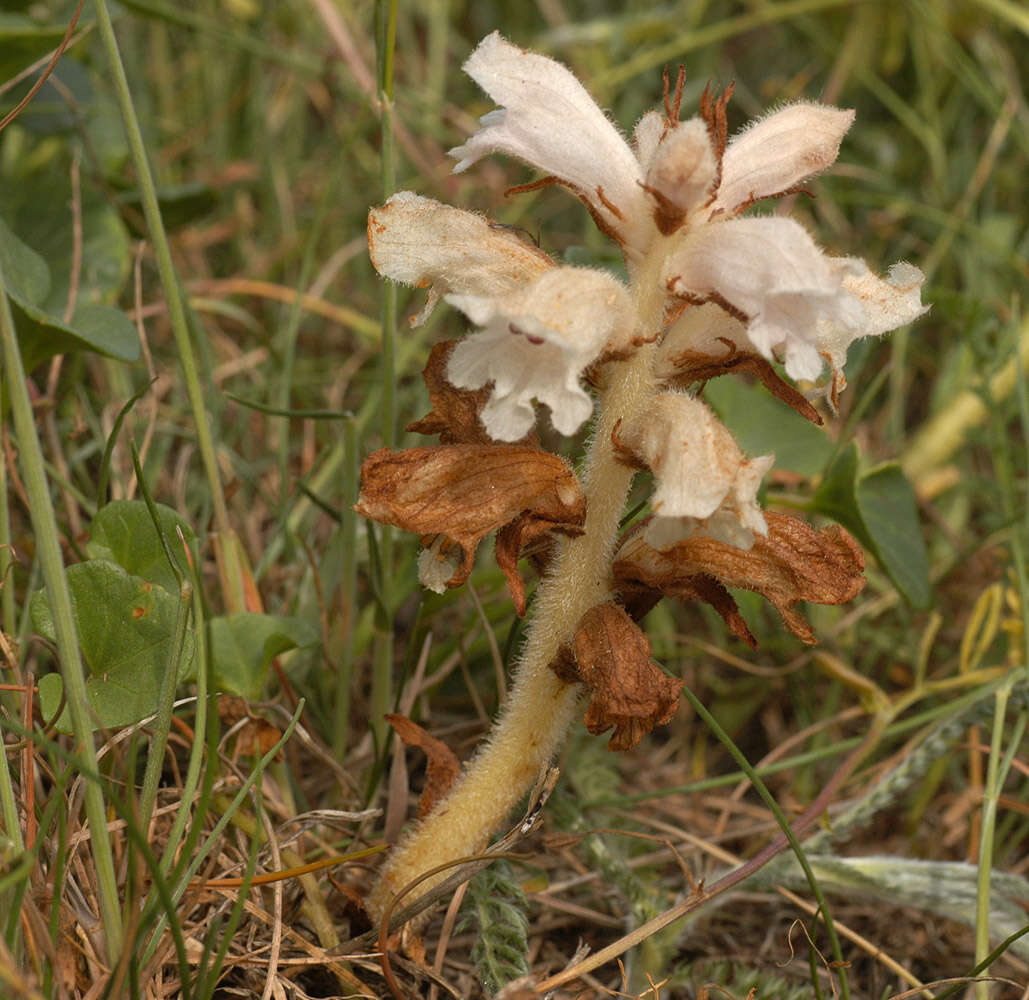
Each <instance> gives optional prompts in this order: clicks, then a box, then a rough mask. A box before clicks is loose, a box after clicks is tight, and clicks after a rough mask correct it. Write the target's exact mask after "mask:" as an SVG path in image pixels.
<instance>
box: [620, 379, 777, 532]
mask: <svg viewBox="0 0 1029 1000" xmlns="http://www.w3.org/2000/svg"><path fill="white" fill-rule="evenodd" d="M617 444H618V446H619V448H620V449H622V450H623V451H627V452H629V453H631V455H632V456H633V458H634V459H635V460H636V461H638V462H640V463H642V464H644V465H646V466H647V467H649V468H650V470H651V471H652V472H653V473H654V478H655V480H656V483H655V489H654V494H653V496H652V497H651V507H652V508H653V511H654V514H655V517H653V518H652V519H651V520H650V522H649V523H648V525H647V527H646V529H645V530H646V540H647V544H649V545H651V546H653V547H654V548H656V549H663V548H668V547H669V546H670V545H672V544H674V543H675V542H676V541H679V540H681V539H683V538H689V537H692V536H693V535H695V534H698V535H706V536H708V537H711V538H717V539H719V540H720V541H725V542H728V543H729V544H731V545H735V546H737V547H739V548H749V547H750V546H751V545H752V544H753V542H754V535H755V533H756V534H759V535H764V534H766V532H767V528H766V526H765V519H764V515H763V514H762V512H761V508H760V506H759V505H758V502H757V492H758V489H759V488H760V486H761V480H762V479H763V478H764V476H765V473H766V472H767V471H768V470H769V469H770V468H771V467H772V464H773V463H774V461H775V456H774V455H764V456H762V457H760V458H755V459H748V458H747V457H746V456H745V455H744V454H743V452H742V451H740V448H739V446H738V445H737V444H736V440H735V439H734V438H733V436H732V434H731V433H730V432H729V430H728V428H727V427H726V426H725V425H724V424H723V423H722V422H721V421H720V420H719V419H718V418H717V417H716V416H715V415H714V413H712V411H711V410H710V409H709V408H708V407H707V406H705V405H704V404H703V403H702V402H700V400H698V399H694V398H693V397H692V396H688V395H685V394H683V393H677V392H664V393H660V394H659V395H657V396H656V397H655V398H654V400H653V402H652V404H651V405H650V406H649V407H648V408H647V411H646V412H645V413H643V414H640V415H639V416H638V417H637V418H636V419H634V420H630V421H628V422H627V423H626V424H624V425H622V426H620V427H619V428H618V434H617Z"/></svg>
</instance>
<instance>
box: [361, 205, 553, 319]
mask: <svg viewBox="0 0 1029 1000" xmlns="http://www.w3.org/2000/svg"><path fill="white" fill-rule="evenodd" d="M368 252H369V254H370V256H371V259H372V264H373V265H374V266H375V269H376V270H377V271H378V272H379V273H380V274H382V275H384V276H385V277H387V278H392V279H393V280H394V281H399V282H401V283H402V284H405V285H416V286H418V287H420V288H421V287H425V286H431V292H430V301H429V303H428V308H427V311H431V307H432V305H433V304H435V301H436V300H437V299H438V298H439V296H440V295H443V294H446V293H447V292H456V293H458V294H466V295H502V294H504V293H505V292H509V291H512V290H513V289H515V288H518V287H520V286H521V285H524V284H527V283H528V282H530V281H531V280H532V279H533V278H535V277H536V276H538V275H540V274H542V273H543V272H544V271H546V270H548V269H549V268H551V267H552V266H553V262H552V261H551V259H550V258H549V257H548V256H547V255H546V254H545V253H543V251H542V250H539V249H537V248H536V247H534V246H532V245H530V244H528V243H526V242H525V241H523V240H521V239H519V238H518V237H517V236H516V235H515V234H514V233H512V232H509V231H507V230H505V229H500V228H497V227H495V226H491V225H490V224H489V222H487V221H486V219H484V218H483V217H482V216H480V215H476V214H474V213H473V212H464V211H462V210H461V209H459V208H452V207H451V206H450V205H444V204H442V203H441V202H438V201H433V200H432V199H431V198H423V197H421V195H417V194H414V193H413V192H411V191H400V192H398V193H397V194H395V195H393V197H392V198H390V199H389V201H387V202H386V204H385V205H383V206H381V207H380V208H373V209H372V210H371V211H370V212H369V213H368ZM420 318H421V319H424V318H425V317H424V316H422V317H420Z"/></svg>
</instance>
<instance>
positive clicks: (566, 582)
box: [366, 244, 665, 918]
mask: <svg viewBox="0 0 1029 1000" xmlns="http://www.w3.org/2000/svg"><path fill="white" fill-rule="evenodd" d="M664 252H665V248H664V247H663V246H661V245H660V244H658V245H657V246H656V247H655V248H654V249H653V250H652V252H651V253H650V254H649V255H648V256H647V258H645V259H644V260H643V261H642V262H641V263H640V265H639V267H638V269H637V271H636V273H635V274H634V275H633V282H632V285H631V287H630V294H631V295H632V298H633V301H634V304H635V312H636V316H637V317H638V322H639V324H640V328H641V329H658V328H659V327H660V321H661V315H662V308H663V287H662V286H661V283H660V282H659V281H658V280H657V279H658V277H659V274H660V267H661V264H662V262H663V260H664V256H663V255H664ZM654 353H655V348H654V346H653V345H648V346H645V347H642V348H640V350H638V351H637V353H636V354H635V355H633V356H632V357H631V358H630V359H628V360H627V361H623V362H616V363H613V364H612V365H611V366H610V369H609V372H608V381H607V385H606V388H604V389H603V390H602V391H601V394H600V399H599V401H598V407H597V417H596V422H595V425H594V429H593V436H592V440H591V442H590V446H589V450H588V453H587V457H586V462H585V466H584V469H583V472H582V475H581V477H580V479H581V482H582V488H583V493H584V494H585V496H586V521H585V524H584V525H583V534H582V535H581V536H579V537H578V538H573V539H568V540H566V541H564V543H563V544H562V545H561V547H560V549H559V550H558V554H557V557H556V558H555V560H554V567H553V570H552V571H551V572H550V573H549V574H548V575H547V576H546V578H545V579H544V580H543V581H541V583H540V586H539V589H538V591H537V597H536V602H535V606H534V610H533V617H532V620H531V622H530V623H529V625H528V629H527V632H526V639H525V648H524V650H523V652H522V656H521V658H520V662H519V664H518V666H517V668H516V672H515V677H514V681H513V684H512V688H511V693H510V696H509V697H508V700H507V702H506V704H505V705H504V708H503V711H502V714H501V716H500V718H499V720H498V721H497V722H496V724H495V725H494V727H493V730H492V732H491V734H490V737H489V739H488V742H487V744H486V746H485V747H483V749H482V750H480V751H479V753H478V754H477V755H476V756H475V758H474V759H473V761H472V762H471V764H470V765H469V766H468V767H467V768H466V769H465V771H464V772H463V774H462V775H461V777H460V778H459V779H458V781H457V783H456V784H455V786H454V787H453V789H452V790H451V792H450V794H449V795H448V796H447V797H446V798H445V799H444V800H443V802H441V803H440V804H439V806H437V808H436V809H435V810H434V811H433V812H432V813H430V814H429V815H428V816H427V817H425V819H424V820H423V821H422V822H421V823H420V824H419V825H418V826H417V827H416V828H415V829H414V830H413V831H412V833H411V834H410V835H409V836H408V837H407V839H406V840H404V841H402V842H401V844H400V845H398V847H397V848H395V849H394V851H393V854H392V855H391V856H390V859H389V861H388V862H387V863H386V865H385V866H384V867H383V869H382V872H381V873H380V876H379V879H378V881H377V882H376V884H375V885H374V886H373V888H372V890H371V893H370V895H369V897H368V898H367V900H366V905H367V907H368V910H369V912H370V913H371V914H372V915H373V916H374V917H377V918H381V916H382V914H383V913H384V912H385V911H386V910H387V908H388V907H389V905H390V902H391V899H392V898H393V896H394V894H395V893H397V892H399V891H400V890H402V889H403V888H404V887H405V886H406V885H408V884H409V883H410V882H412V881H413V880H414V879H416V878H417V877H419V876H420V875H421V874H422V873H423V872H426V871H428V870H429V869H430V868H433V867H435V866H437V865H441V864H445V863H446V862H448V861H452V860H454V859H455V858H459V857H464V856H467V855H472V854H476V853H478V852H479V851H481V850H482V848H483V847H484V845H485V844H486V841H487V840H488V839H489V837H490V835H491V834H492V833H493V831H494V830H496V829H497V828H498V827H499V826H500V825H501V824H502V823H503V822H504V820H505V818H506V817H507V815H508V814H509V813H510V812H511V810H512V809H513V808H514V806H515V805H516V804H517V803H518V801H519V799H521V798H522V796H523V795H524V794H525V793H526V792H527V791H528V790H529V788H530V787H531V785H532V783H533V782H534V781H535V780H536V777H537V775H538V774H539V773H540V771H541V769H542V768H543V767H544V766H546V765H547V764H548V763H549V762H550V760H551V758H552V757H553V756H554V754H555V753H556V752H557V750H558V748H559V746H560V743H561V741H562V740H563V738H564V735H565V732H566V730H567V729H568V726H569V725H570V724H571V722H572V720H573V719H574V717H575V715H576V712H577V707H578V701H579V687H578V685H576V684H568V683H565V682H564V681H562V680H561V679H560V678H558V677H557V675H556V674H555V673H554V671H553V670H551V669H550V664H551V663H552V662H553V660H554V658H555V657H556V655H557V652H558V649H559V647H560V646H561V644H562V643H563V642H565V641H566V640H567V639H568V638H569V637H570V636H571V635H572V634H573V633H574V631H575V627H576V625H577V624H578V622H579V620H580V619H581V618H582V616H583V615H584V614H585V613H586V612H587V611H589V609H590V608H592V607H594V606H595V605H597V604H600V603H602V602H603V601H606V600H608V599H610V596H611V595H610V583H609V581H610V568H611V556H612V553H613V552H614V546H615V541H616V539H617V536H618V531H619V523H620V521H621V517H622V514H623V512H624V509H625V502H626V499H627V497H628V494H629V488H630V486H631V485H632V479H633V472H632V470H631V469H628V468H626V466H625V465H623V464H622V463H620V462H619V461H618V460H617V458H616V455H615V450H614V445H613V441H612V437H613V432H614V430H615V427H616V424H617V422H618V421H619V420H623V419H624V420H626V421H629V420H631V419H632V417H633V416H634V415H635V414H637V413H638V412H639V411H640V410H641V409H642V408H643V407H644V406H645V405H646V403H647V401H648V400H649V399H650V398H651V394H652V392H653V385H654V381H653V373H652V367H653V358H654ZM436 881H439V879H438V878H437V879H435V880H433V879H427V880H426V881H424V882H422V883H421V884H420V885H419V887H418V890H417V893H416V897H417V896H418V895H421V894H424V893H425V892H426V891H428V890H429V889H430V888H432V887H433V885H434V884H435V882H436Z"/></svg>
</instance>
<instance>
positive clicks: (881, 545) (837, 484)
mask: <svg viewBox="0 0 1029 1000" xmlns="http://www.w3.org/2000/svg"><path fill="white" fill-rule="evenodd" d="M812 508H813V509H814V510H816V511H818V512H819V513H822V514H825V515H827V516H828V517H831V518H833V519H834V520H836V521H839V522H840V524H842V525H843V526H844V527H845V528H846V529H847V530H848V531H850V532H852V533H853V534H854V536H855V537H856V538H857V539H858V540H859V541H860V542H861V544H862V545H864V546H865V548H866V549H868V550H869V551H870V552H871V553H872V555H873V556H875V558H876V560H877V561H878V563H879V565H880V566H881V567H882V568H883V570H884V572H885V573H886V575H887V576H889V578H890V580H892V581H893V585H894V586H895V587H896V588H897V590H898V591H900V593H901V595H902V596H903V597H904V599H905V600H906V601H908V602H909V603H910V604H912V605H914V607H916V608H925V607H928V605H929V598H930V588H929V560H928V557H927V556H926V552H925V544H924V542H923V540H922V533H921V528H920V526H919V523H918V504H917V502H916V500H915V491H914V489H913V488H912V486H911V483H909V482H908V480H907V477H906V476H905V475H904V473H903V471H902V470H901V468H900V466H899V465H897V464H896V463H895V462H891V463H887V464H885V465H880V466H878V467H877V468H875V469H872V470H870V471H869V472H865V473H862V472H861V471H860V468H859V460H858V450H857V445H856V444H854V443H853V442H852V443H851V444H850V445H849V446H848V447H846V448H845V449H844V450H843V451H842V452H840V454H839V455H838V456H837V458H836V459H835V460H834V461H833V463H832V465H830V467H829V468H828V469H827V470H826V473H825V478H824V479H823V481H822V483H821V485H820V486H819V488H818V490H817V491H816V492H815V496H814V498H813V501H812Z"/></svg>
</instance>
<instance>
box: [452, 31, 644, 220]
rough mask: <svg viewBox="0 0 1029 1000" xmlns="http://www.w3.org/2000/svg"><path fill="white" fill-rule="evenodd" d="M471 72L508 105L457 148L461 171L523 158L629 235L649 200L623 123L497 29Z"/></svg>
mask: <svg viewBox="0 0 1029 1000" xmlns="http://www.w3.org/2000/svg"><path fill="white" fill-rule="evenodd" d="M464 71H465V72H466V73H467V74H468V75H469V76H470V77H471V78H472V79H473V80H475V82H476V83H478V84H479V86H480V87H482V89H483V90H484V91H486V93H487V94H489V96H490V97H492V98H493V100H495V101H496V102H497V104H499V105H501V108H500V109H498V110H495V111H491V112H490V113H489V114H487V115H484V116H483V117H482V119H481V123H482V126H483V127H482V128H481V129H480V130H479V131H478V132H476V133H475V134H474V135H473V136H471V138H469V139H468V141H467V142H466V143H464V145H462V146H458V147H457V148H456V149H452V150H450V155H451V156H453V157H455V158H456V159H457V160H458V163H457V166H455V167H454V170H455V172H457V173H460V172H461V171H463V170H466V169H467V168H468V167H470V166H471V165H472V164H473V163H475V161H476V160H478V159H480V158H481V157H483V156H485V155H487V154H488V153H506V154H507V155H509V156H514V157H517V158H518V159H520V160H524V161H525V162H526V163H528V164H530V165H532V166H534V167H537V168H539V169H540V170H542V171H543V172H544V173H547V174H553V175H554V176H555V177H558V178H559V179H560V180H562V181H565V182H566V183H567V184H570V185H571V186H572V187H574V188H575V189H576V190H577V192H578V193H580V194H581V195H582V196H583V197H585V198H586V199H587V200H588V202H589V204H590V205H591V206H592V208H593V210H594V211H595V212H596V213H597V215H598V216H599V217H600V219H601V220H602V221H603V222H604V223H605V224H606V226H607V227H608V228H609V229H610V230H612V231H613V232H614V233H617V234H619V235H621V236H622V238H623V240H625V239H628V223H629V221H630V220H632V219H633V218H634V216H635V217H638V206H639V205H641V204H642V203H643V202H642V195H643V193H642V190H641V189H640V187H639V181H641V180H642V179H643V174H642V172H641V171H640V167H639V164H638V163H637V161H636V157H635V156H633V154H632V151H631V150H630V149H629V146H628V145H627V144H626V142H625V140H624V139H623V138H622V136H621V134H620V133H619V131H618V129H617V128H615V126H614V125H613V124H612V123H611V122H610V121H609V120H608V118H607V116H606V115H605V114H604V112H603V111H601V110H600V108H599V107H597V105H596V102H594V100H593V98H592V97H590V95H589V93H588V92H587V91H586V89H585V88H584V87H583V86H582V84H581V83H579V81H578V80H577V79H576V78H575V76H574V75H573V74H572V72H571V71H570V70H569V69H567V68H566V67H565V66H562V65H561V64H560V63H558V62H555V61H554V60H553V59H548V58H547V57H546V56H541V55H538V54H537V53H534V52H526V51H525V50H524V49H521V48H519V47H518V46H516V45H512V44H511V43H510V42H508V41H506V40H505V39H504V38H502V37H501V36H500V34H499V33H498V32H493V34H491V35H487V36H486V38H484V39H483V40H482V41H481V42H480V43H479V45H478V47H477V48H476V50H475V51H474V52H473V53H472V54H471V56H469V57H468V60H467V61H466V62H465V64H464ZM601 195H602V197H601ZM605 202H607V204H605ZM608 205H613V206H614V207H615V211H612V209H611V208H609V207H608Z"/></svg>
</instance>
